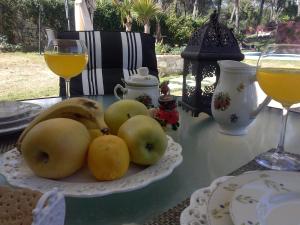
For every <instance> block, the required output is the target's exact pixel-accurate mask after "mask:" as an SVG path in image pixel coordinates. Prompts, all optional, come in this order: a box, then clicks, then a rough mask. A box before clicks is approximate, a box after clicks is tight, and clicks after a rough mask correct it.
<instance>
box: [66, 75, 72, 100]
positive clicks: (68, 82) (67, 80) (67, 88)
mask: <svg viewBox="0 0 300 225" xmlns="http://www.w3.org/2000/svg"><path fill="white" fill-rule="evenodd" d="M65 82H66V98H67V99H69V98H70V97H71V94H70V79H65Z"/></svg>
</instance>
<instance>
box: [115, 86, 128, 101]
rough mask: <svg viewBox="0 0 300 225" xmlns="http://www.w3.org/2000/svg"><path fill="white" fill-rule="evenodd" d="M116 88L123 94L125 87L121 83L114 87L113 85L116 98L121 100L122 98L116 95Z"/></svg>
mask: <svg viewBox="0 0 300 225" xmlns="http://www.w3.org/2000/svg"><path fill="white" fill-rule="evenodd" d="M118 89H120V90H121V91H122V93H123V94H125V93H126V91H127V89H126V88H124V87H123V86H122V85H121V84H117V85H116V86H115V87H114V95H115V97H116V98H117V99H119V100H121V99H122V98H121V97H120V96H119V95H118V92H117V91H118Z"/></svg>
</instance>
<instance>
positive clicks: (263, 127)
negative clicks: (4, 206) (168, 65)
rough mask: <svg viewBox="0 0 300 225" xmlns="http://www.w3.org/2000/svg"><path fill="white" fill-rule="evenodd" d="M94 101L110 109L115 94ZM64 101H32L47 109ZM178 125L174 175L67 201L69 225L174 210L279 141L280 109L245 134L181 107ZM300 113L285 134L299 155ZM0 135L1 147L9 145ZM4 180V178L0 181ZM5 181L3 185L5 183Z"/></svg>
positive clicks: (136, 219)
mask: <svg viewBox="0 0 300 225" xmlns="http://www.w3.org/2000/svg"><path fill="white" fill-rule="evenodd" d="M94 99H96V100H98V101H100V102H102V103H103V105H104V107H107V106H108V105H109V104H111V103H112V102H114V101H116V99H115V98H114V97H113V96H99V97H94ZM60 100H61V99H60V98H49V99H36V100H30V102H34V103H37V104H40V105H42V106H44V107H48V106H50V105H52V104H54V103H56V102H58V101H60ZM178 111H179V113H180V126H179V129H178V130H177V131H168V135H170V136H171V137H173V139H174V140H175V141H176V142H178V143H180V144H181V145H182V148H183V151H182V155H183V162H182V163H181V164H180V165H179V166H178V167H177V168H176V169H175V170H174V171H173V172H172V174H171V175H169V176H167V177H165V178H163V179H162V180H158V181H156V182H154V183H151V184H149V185H148V186H146V187H144V188H142V189H139V190H134V191H130V192H124V193H116V194H111V195H108V196H104V197H97V198H66V204H67V208H66V209H67V214H66V222H65V224H66V225H99V224H107V225H108V224H109V225H117V224H118V225H120V224H128V223H137V224H143V223H145V222H147V221H149V220H151V219H153V218H154V217H155V216H158V215H159V214H161V213H163V212H165V211H167V210H168V209H170V208H172V207H174V206H175V205H177V204H178V203H179V202H181V201H182V200H184V199H186V198H188V197H190V195H191V194H192V193H193V192H194V191H195V190H197V189H199V188H201V187H205V186H208V185H209V184H210V182H211V181H212V180H214V179H215V178H217V177H219V176H224V175H227V174H229V173H231V172H232V171H234V170H236V169H238V168H239V167H241V166H243V165H244V164H246V163H247V162H249V161H251V160H252V159H253V158H254V157H255V156H256V155H257V154H259V153H261V152H263V151H266V150H267V149H270V148H271V147H274V146H275V145H276V144H277V139H278V138H279V128H280V116H281V111H280V110H279V109H276V108H270V107H266V108H265V109H264V110H263V111H262V112H261V113H260V114H259V115H258V117H257V118H256V120H255V121H254V122H253V123H252V124H251V125H250V127H249V132H248V134H247V135H244V136H227V135H223V134H221V133H219V132H218V125H217V123H216V122H215V121H214V120H213V119H212V118H211V117H209V116H208V115H206V114H204V113H201V114H200V115H199V117H191V116H190V114H189V113H188V112H185V111H183V110H182V109H181V108H180V107H178ZM299 121H300V114H299V113H295V112H291V113H290V115H289V122H288V127H287V134H286V150H287V151H291V152H294V153H300V148H299V144H300V140H299V134H300V126H299ZM6 138H7V137H5V136H2V137H0V143H1V142H2V143H3V142H5V141H6ZM0 182H1V179H0ZM2 182H4V181H2ZM4 183H5V182H4Z"/></svg>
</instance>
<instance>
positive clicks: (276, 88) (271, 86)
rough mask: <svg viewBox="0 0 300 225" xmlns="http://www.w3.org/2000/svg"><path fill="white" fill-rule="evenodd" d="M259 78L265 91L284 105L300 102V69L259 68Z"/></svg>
mask: <svg viewBox="0 0 300 225" xmlns="http://www.w3.org/2000/svg"><path fill="white" fill-rule="evenodd" d="M257 80H258V83H259V85H260V87H261V88H262V89H263V91H264V92H265V93H266V94H267V95H268V96H270V97H272V98H273V99H274V100H276V101H278V102H280V103H281V104H282V105H284V106H291V105H293V104H295V103H299V102H300V69H287V68H284V69H282V68H280V69H276V68H262V69H258V70H257Z"/></svg>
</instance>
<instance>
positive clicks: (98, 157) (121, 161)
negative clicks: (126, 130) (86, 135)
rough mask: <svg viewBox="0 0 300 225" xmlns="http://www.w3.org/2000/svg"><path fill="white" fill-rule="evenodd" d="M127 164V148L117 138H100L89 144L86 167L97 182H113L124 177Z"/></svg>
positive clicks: (110, 136) (112, 136) (107, 136)
mask: <svg viewBox="0 0 300 225" xmlns="http://www.w3.org/2000/svg"><path fill="white" fill-rule="evenodd" d="M129 162H130V158H129V151H128V147H127V145H126V143H125V142H124V141H123V139H121V138H119V137H118V136H115V135H104V136H100V137H97V138H95V139H94V140H93V141H92V143H91V144H90V147H89V151H88V167H89V169H90V171H91V172H92V174H93V175H94V177H95V178H96V179H97V180H115V179H118V178H120V177H122V176H124V175H125V173H126V172H127V170H128V168H129Z"/></svg>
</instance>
